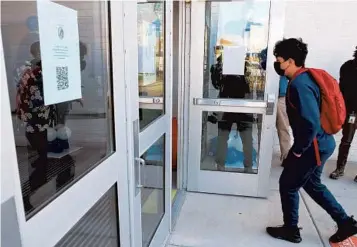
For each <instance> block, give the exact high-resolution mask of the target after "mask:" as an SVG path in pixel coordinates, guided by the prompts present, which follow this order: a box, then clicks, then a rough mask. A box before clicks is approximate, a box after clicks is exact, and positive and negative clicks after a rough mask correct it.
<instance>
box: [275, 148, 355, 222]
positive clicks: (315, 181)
mask: <svg viewBox="0 0 357 247" xmlns="http://www.w3.org/2000/svg"><path fill="white" fill-rule="evenodd" d="M331 155H332V153H321V161H322V165H321V166H317V162H316V158H315V152H314V148H313V146H312V147H311V148H309V149H308V150H307V151H306V152H305V153H304V154H303V155H302V156H301V157H300V158H297V157H295V156H294V154H292V153H291V152H290V153H289V155H288V157H287V159H286V160H285V162H284V165H285V166H284V171H283V173H282V174H281V177H280V181H279V190H280V198H281V204H282V209H283V214H284V225H286V226H297V225H298V221H299V189H300V188H304V190H305V191H306V192H307V194H309V196H310V197H311V198H312V199H313V200H314V201H315V202H316V203H317V204H319V205H320V206H321V207H322V208H323V209H325V211H326V212H327V213H328V214H329V215H330V216H331V217H332V219H333V220H334V221H336V222H337V223H341V222H343V221H344V220H346V219H348V216H347V214H346V212H345V211H344V209H343V208H342V206H341V205H340V204H339V203H338V202H337V201H336V199H335V197H334V196H333V195H332V194H331V192H330V191H329V190H328V189H327V188H326V186H325V185H323V184H322V183H321V173H322V170H323V168H324V165H325V163H326V161H327V159H328V158H329V157H330V156H331Z"/></svg>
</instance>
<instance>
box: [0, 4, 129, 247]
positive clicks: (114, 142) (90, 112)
mask: <svg viewBox="0 0 357 247" xmlns="http://www.w3.org/2000/svg"><path fill="white" fill-rule="evenodd" d="M109 12H112V13H111V14H110V13H109ZM122 13H123V11H122V2H119V1H117V2H113V3H112V4H109V2H108V1H90V2H78V1H66V2H63V1H56V2H54V1H47V0H46V1H45V0H44V1H28V2H16V1H7V2H4V1H2V2H1V35H0V40H1V43H0V46H1V82H2V91H1V95H2V96H1V109H2V111H1V112H2V125H1V135H2V136H1V160H2V162H1V166H2V167H1V170H2V171H6V174H7V176H6V182H7V184H6V186H4V187H3V183H2V188H1V189H2V194H3V193H4V192H5V194H6V195H7V196H6V197H5V198H4V197H2V200H1V209H2V212H1V213H2V215H1V216H2V222H6V226H5V227H4V229H2V230H3V231H4V232H5V231H8V234H5V235H3V231H2V237H4V238H5V239H6V240H7V241H9V242H8V244H5V245H6V246H43V247H50V246H51V247H52V246H58V247H59V246H113V247H114V246H130V234H128V233H130V222H129V215H130V214H129V213H130V212H129V207H128V205H129V204H128V201H129V194H128V191H129V188H128V176H127V174H128V172H127V168H128V156H127V138H126V132H127V124H126V110H125V109H126V104H127V102H126V95H125V80H124V60H123V59H121V58H123V57H124V49H123V47H124V42H123V37H124V34H123V15H122ZM110 23H115V24H116V25H113V29H112V28H111V27H112V26H111V25H110ZM112 48H113V49H112ZM78 95H79V96H78ZM64 98H65V100H64ZM48 102H50V103H48ZM3 178H4V177H3V174H2V179H3ZM6 210H7V211H6ZM119 218H120V224H119ZM119 226H120V227H119ZM15 236H17V237H18V239H16V237H15ZM3 240H4V239H2V243H3ZM17 240H18V241H19V242H21V243H20V244H18V243H19V242H17Z"/></svg>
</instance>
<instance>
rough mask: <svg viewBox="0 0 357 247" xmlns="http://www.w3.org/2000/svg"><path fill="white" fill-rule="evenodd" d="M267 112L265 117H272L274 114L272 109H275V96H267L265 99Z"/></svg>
mask: <svg viewBox="0 0 357 247" xmlns="http://www.w3.org/2000/svg"><path fill="white" fill-rule="evenodd" d="M267 98H268V99H267V110H266V114H267V115H273V114H274V107H275V94H268V97H267Z"/></svg>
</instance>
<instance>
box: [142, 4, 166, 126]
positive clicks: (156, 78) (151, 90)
mask: <svg viewBox="0 0 357 247" xmlns="http://www.w3.org/2000/svg"><path fill="white" fill-rule="evenodd" d="M164 4H165V3H164V2H150V3H139V4H138V54H139V57H138V72H139V74H138V80H139V96H140V98H141V99H143V100H145V99H146V101H145V102H147V103H144V102H143V100H141V101H140V102H141V103H140V109H139V111H140V113H139V116H140V128H141V129H143V128H145V127H146V126H148V125H149V124H150V123H152V122H153V121H154V120H155V119H157V118H158V117H160V116H161V115H162V114H163V113H164V107H163V106H164V96H165V95H164V94H165V93H164V92H165V86H164V85H165V83H164V81H165V73H164V72H165V71H164V68H165V59H164V57H165V25H164V16H165V7H164ZM153 97H155V98H156V100H154V99H153ZM158 100H159V103H155V104H154V102H157V101H158Z"/></svg>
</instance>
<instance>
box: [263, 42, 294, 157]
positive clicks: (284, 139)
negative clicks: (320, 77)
mask: <svg viewBox="0 0 357 247" xmlns="http://www.w3.org/2000/svg"><path fill="white" fill-rule="evenodd" d="M267 55H268V49H267V48H265V49H263V50H262V51H261V52H260V54H259V57H260V60H261V62H260V66H261V68H262V69H263V70H266V59H267ZM287 88H288V79H287V78H286V76H280V80H279V99H278V106H277V113H276V129H277V132H278V137H279V144H280V161H283V160H284V159H285V158H286V157H287V155H288V152H289V150H290V147H291V138H290V132H289V128H290V124H289V119H288V115H287V113H286V104H285V96H286V89H287Z"/></svg>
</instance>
